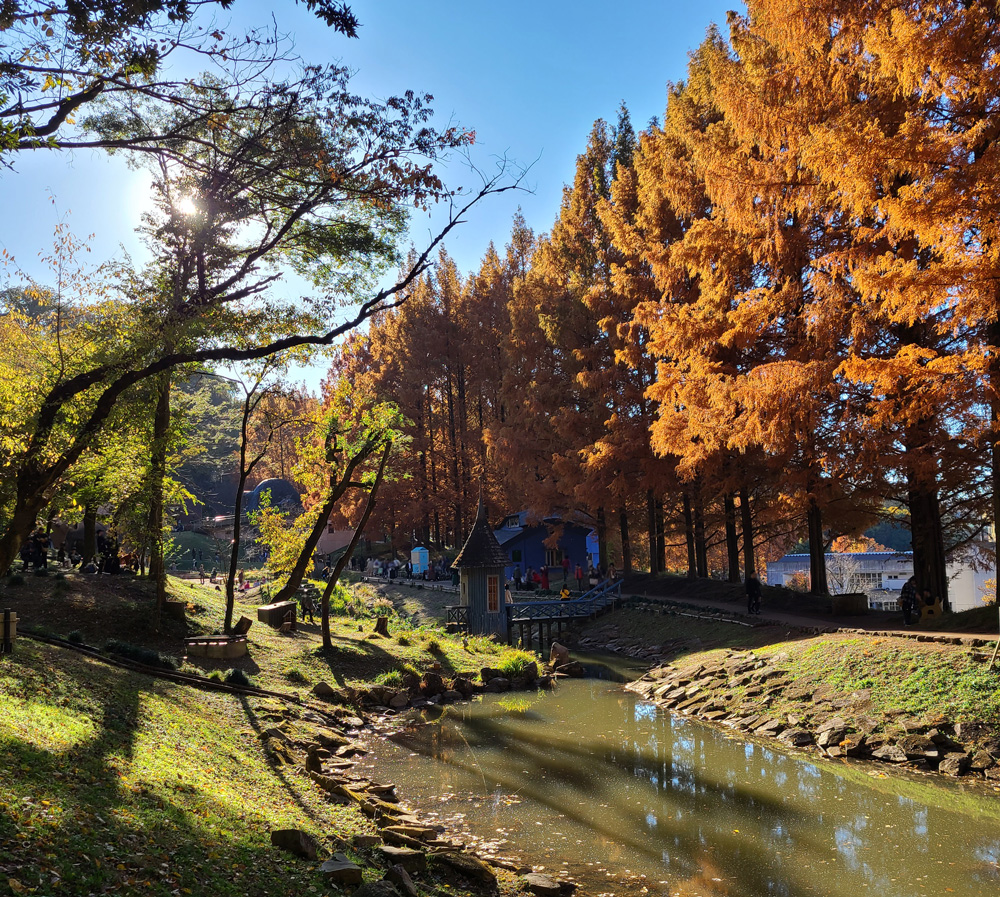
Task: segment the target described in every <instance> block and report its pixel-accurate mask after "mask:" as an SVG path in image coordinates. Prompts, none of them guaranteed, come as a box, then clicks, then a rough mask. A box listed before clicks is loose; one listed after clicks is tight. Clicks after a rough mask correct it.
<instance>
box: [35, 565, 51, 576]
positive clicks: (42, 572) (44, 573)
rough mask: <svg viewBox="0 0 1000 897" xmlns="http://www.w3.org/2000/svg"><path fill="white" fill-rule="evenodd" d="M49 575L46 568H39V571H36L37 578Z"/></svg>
mask: <svg viewBox="0 0 1000 897" xmlns="http://www.w3.org/2000/svg"><path fill="white" fill-rule="evenodd" d="M48 575H49V571H48V569H47V568H45V567H39V568H38V569H37V570H36V571H35V576H48Z"/></svg>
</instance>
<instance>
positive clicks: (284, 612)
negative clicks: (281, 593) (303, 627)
mask: <svg viewBox="0 0 1000 897" xmlns="http://www.w3.org/2000/svg"><path fill="white" fill-rule="evenodd" d="M297 608H298V605H297V604H296V603H295V602H294V601H277V602H275V603H274V604H262V605H261V606H260V607H258V608H257V619H258V620H260V622H261V623H267V625H268V626H271V627H272V628H274V629H281V624H282V623H291V626H289V627H288V629H286V630H284V631H285V632H287V631H288V630H289V629H294V628H295V614H296V610H297Z"/></svg>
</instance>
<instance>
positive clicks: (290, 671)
mask: <svg viewBox="0 0 1000 897" xmlns="http://www.w3.org/2000/svg"><path fill="white" fill-rule="evenodd" d="M282 675H283V676H284V677H285V678H286V679H287V680H288V681H289V682H297V683H298V684H299V685H306V684H307V683H308V682H309V679H308V678H306V674H305V673H303V672H302V670H300V669H299V668H298V667H286V668H285V671H284V672H283V673H282Z"/></svg>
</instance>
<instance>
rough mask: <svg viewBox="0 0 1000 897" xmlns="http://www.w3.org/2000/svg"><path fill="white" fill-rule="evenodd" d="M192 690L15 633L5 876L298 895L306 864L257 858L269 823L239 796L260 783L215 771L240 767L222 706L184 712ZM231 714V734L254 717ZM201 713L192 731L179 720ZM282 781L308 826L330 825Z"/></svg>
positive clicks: (3, 792) (5, 689) (107, 887)
mask: <svg viewBox="0 0 1000 897" xmlns="http://www.w3.org/2000/svg"><path fill="white" fill-rule="evenodd" d="M154 694H155V695H156V701H155V702H153V703H152V704H151V703H150V698H152V697H153V695H154ZM198 700H199V698H198V697H197V693H192V692H190V691H188V690H186V689H184V688H183V687H182V686H176V685H173V684H171V683H165V682H162V681H160V680H155V679H150V678H149V677H146V676H143V675H140V674H136V673H132V672H129V671H125V670H121V669H117V668H113V667H108V666H105V665H102V664H99V663H96V662H94V661H91V660H88V659H86V658H82V657H80V656H79V655H76V654H72V653H71V652H68V651H60V650H59V649H54V648H50V647H49V646H41V645H34V644H31V643H28V642H24V643H19V644H18V652H17V654H16V655H13V656H12V657H10V658H6V659H5V660H4V662H3V663H2V664H0V702H3V703H4V704H5V707H6V711H5V713H4V718H3V720H2V721H0V768H2V769H4V770H8V771H10V770H16V773H17V774H16V775H13V776H8V775H5V776H4V777H3V779H2V783H3V784H2V788H0V873H6V875H3V876H2V877H3V880H4V881H7V879H8V877H9V878H10V879H14V880H16V882H17V883H18V886H17V887H15V886H14V885H11V888H12V889H14V890H16V891H18V892H21V891H22V888H23V889H24V892H29V891H30V892H37V893H52V892H53V888H55V887H57V886H58V889H59V890H58V892H59V893H65V894H94V893H111V892H118V893H129V894H138V893H143V894H153V895H163V897H167V895H169V894H178V893H195V894H209V893H211V894H218V895H223V897H237V895H240V897H242V895H253V897H257V895H260V897H264V895H273V894H274V893H280V892H283V891H284V889H286V888H288V889H290V891H289V892H294V893H298V892H300V891H304V890H305V889H306V887H307V885H308V884H309V882H308V881H307V880H306V876H307V875H308V874H309V872H311V870H296V868H295V867H294V865H293V864H295V863H296V861H294V860H286V859H285V858H278V857H277V855H275V857H272V858H270V859H267V860H264V857H263V856H262V850H270V848H265V839H266V831H267V827H268V824H269V820H268V818H267V817H266V816H264V815H263V814H262V813H261V810H260V807H259V806H258V805H257V804H255V802H254V795H253V794H252V793H246V792H247V784H246V783H247V782H255V781H257V779H256V778H254V774H253V773H248V774H247V776H246V779H245V780H240V779H238V778H236V779H233V780H228V779H226V778H225V775H224V773H220V772H219V768H220V767H221V765H222V764H221V763H220V762H219V761H224V762H226V763H228V764H229V766H231V767H232V768H233V769H234V770H238V769H241V768H242V766H241V765H238V764H237V761H236V759H235V757H233V758H231V757H230V756H229V754H228V746H227V745H225V744H222V743H218V744H217V739H216V737H215V736H216V735H217V731H216V730H217V729H218V725H219V724H220V723H219V721H218V717H217V716H215V717H211V712H210V711H208V710H207V709H206V714H208V716H200V717H199V716H197V715H196V716H195V717H189V716H186V715H185V714H186V711H188V712H190V711H191V710H192V707H194V706H195V705H194V704H192V701H194V702H197V701H198ZM233 710H234V712H235V713H236V714H237V715H236V716H234V717H233V718H232V719H231V720H230V721H228V722H226V723H224V725H226V726H227V728H229V727H232V726H233V724H234V723H235V726H236V730H237V731H238V727H239V724H240V722H241V721H242V717H243V715H244V714H245V716H246V718H247V720H249V722H250V724H251V725H253V723H254V722H255V717H254V715H253V714H252V712H250V710H249V709H248V708H244V714H240V713H239V710H238V708H236V706H235V702H234V704H233ZM209 717H211V723H208V724H207V725H204V727H203V728H202V729H200V730H199V731H192V730H191V729H186V730H185V729H183V728H182V727H183V726H185V725H187V721H188V720H189V719H193V720H194V723H193V725H195V726H201V722H202V720H207V719H208V718H209ZM230 731H232V729H231V728H230ZM237 737H238V736H237ZM177 752H180V753H181V754H183V756H179V755H178V753H177ZM214 752H218V753H217V754H216V753H214ZM259 769H260V770H261V771H264V770H266V766H264V764H263V762H261V763H260V766H259ZM268 775H270V774H268ZM279 778H280V775H279ZM213 782H214V787H213V785H212V783H213ZM285 784H286V787H287V790H288V792H289V793H290V795H291V798H292V799H293V800H294V801H295V803H296V806H297V808H301V809H302V811H303V812H304V813H305V814H306V815H307V817H308V819H309V820H311V821H315V827H314V829H315V831H317V832H323V831H325V830H326V829H328V828H329V825H328V824H327V821H324V820H322V819H320V818H318V817H317V815H316V814H315V812H312V811H310V809H309V808H308V807H307V806H305V805H303V803H302V801H301V800H299V799H298V795H297V794H296V791H295V788H294V787H292V785H291V784H289V783H287V782H286V783H285ZM270 787H271V788H272V789H274V786H270ZM303 787H310V786H309V785H308V783H305V784H304V785H303ZM274 790H275V791H276V789H274ZM246 870H253V875H252V876H251V875H250V874H248V873H247V871H246ZM299 872H301V873H302V876H303V877H301V878H297V880H295V881H294V882H293V879H294V878H296V877H297V876H298V874H299Z"/></svg>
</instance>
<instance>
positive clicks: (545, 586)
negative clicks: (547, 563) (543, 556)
mask: <svg viewBox="0 0 1000 897" xmlns="http://www.w3.org/2000/svg"><path fill="white" fill-rule="evenodd" d="M548 590H549V568H548V567H542V591H543V592H547V591H548Z"/></svg>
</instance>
